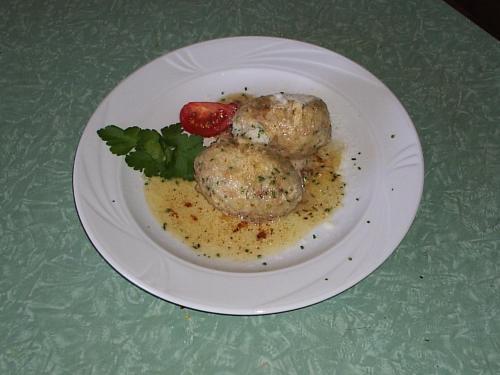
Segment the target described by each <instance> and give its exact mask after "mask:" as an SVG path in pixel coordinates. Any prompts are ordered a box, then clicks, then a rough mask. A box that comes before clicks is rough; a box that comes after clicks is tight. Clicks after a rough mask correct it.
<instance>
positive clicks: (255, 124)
mask: <svg viewBox="0 0 500 375" xmlns="http://www.w3.org/2000/svg"><path fill="white" fill-rule="evenodd" d="M232 133H233V136H234V137H236V139H237V140H238V141H239V142H252V143H261V144H265V145H268V146H269V147H271V148H273V149H274V150H275V151H276V152H277V153H279V154H280V155H282V156H285V157H287V158H291V159H301V158H306V157H309V156H311V155H313V154H314V153H315V152H316V151H317V150H318V149H319V148H320V147H322V146H324V145H326V144H327V143H328V142H329V141H330V139H331V123H330V115H329V113H328V109H327V106H326V104H325V103H324V102H323V101H322V100H321V99H319V98H317V97H315V96H312V95H302V94H286V93H278V94H273V95H266V96H261V97H258V98H255V99H252V100H249V101H248V102H246V103H245V104H243V105H242V106H241V107H240V108H239V109H238V111H237V112H236V114H235V116H234V118H233V127H232Z"/></svg>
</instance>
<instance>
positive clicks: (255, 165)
mask: <svg viewBox="0 0 500 375" xmlns="http://www.w3.org/2000/svg"><path fill="white" fill-rule="evenodd" d="M194 168H195V179H196V182H197V183H198V189H199V191H200V192H201V193H202V194H203V196H204V197H205V198H206V199H207V200H208V202H209V203H210V204H212V205H213V206H214V207H215V208H217V209H219V210H221V211H223V212H225V213H227V214H229V215H233V216H239V217H241V218H242V219H245V220H249V221H263V220H268V219H272V218H274V217H278V216H283V215H286V214H288V213H289V212H291V211H292V210H293V209H294V208H295V207H296V206H297V204H298V203H299V202H300V201H301V199H302V194H303V186H302V179H301V177H300V175H299V174H298V173H297V171H296V170H295V169H294V168H293V166H292V164H291V162H290V161H289V160H287V159H286V158H283V157H282V156H280V155H278V154H276V153H273V152H272V151H271V150H270V149H269V148H267V147H265V146H262V145H258V144H252V143H249V144H239V143H235V142H230V141H226V140H222V141H218V142H216V143H214V144H212V145H211V146H210V147H207V148H206V149H205V150H203V152H202V153H201V154H200V155H198V157H197V158H196V159H195V162H194Z"/></svg>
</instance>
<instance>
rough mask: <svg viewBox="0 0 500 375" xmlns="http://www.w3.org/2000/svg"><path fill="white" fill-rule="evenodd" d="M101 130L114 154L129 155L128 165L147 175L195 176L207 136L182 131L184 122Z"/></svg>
mask: <svg viewBox="0 0 500 375" xmlns="http://www.w3.org/2000/svg"><path fill="white" fill-rule="evenodd" d="M97 134H98V135H99V137H101V139H103V140H104V141H105V142H106V144H107V145H108V146H109V147H110V150H111V152H112V153H113V154H116V155H125V161H126V163H127V165H128V166H129V167H131V168H133V169H135V170H137V171H141V172H143V173H144V174H145V175H146V176H147V177H152V176H161V177H163V178H167V179H168V178H175V177H178V178H183V179H185V180H193V179H194V166H193V164H194V159H195V158H196V156H198V154H199V153H200V152H201V151H202V150H203V138H202V137H198V136H193V135H191V136H190V135H187V134H185V133H183V132H182V128H181V126H180V124H174V125H171V126H166V127H164V128H163V129H162V130H161V134H160V133H159V132H158V131H156V130H151V129H140V128H138V127H136V126H134V127H130V128H127V129H125V130H122V129H120V128H119V127H117V126H115V125H109V126H106V127H105V128H103V129H100V130H98V131H97Z"/></svg>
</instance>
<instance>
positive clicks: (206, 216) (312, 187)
mask: <svg viewBox="0 0 500 375" xmlns="http://www.w3.org/2000/svg"><path fill="white" fill-rule="evenodd" d="M341 160H342V146H341V145H339V144H335V143H333V142H332V143H330V144H329V145H327V146H325V147H323V148H322V149H320V150H319V152H318V154H317V155H316V156H315V157H313V159H312V161H311V162H310V163H309V164H308V166H307V167H308V169H310V172H309V173H308V177H307V178H306V179H305V183H304V187H305V192H304V196H303V199H302V201H301V202H300V203H299V204H298V206H297V207H296V209H295V210H294V211H293V212H292V213H290V214H289V215H287V216H284V217H280V218H276V219H274V220H272V221H268V222H263V223H252V222H246V221H242V220H241V219H239V218H237V217H232V216H228V215H226V214H224V213H222V212H221V211H218V210H217V209H215V208H214V207H212V206H211V205H210V204H209V203H208V202H207V201H206V200H205V198H204V197H203V196H202V195H201V194H200V193H199V192H198V191H197V190H196V188H195V186H196V182H194V181H185V180H181V179H174V180H163V179H161V178H159V177H153V178H150V179H148V181H147V183H146V184H145V186H144V192H145V197H146V201H147V203H148V206H149V208H150V210H151V212H152V213H153V215H154V217H155V218H156V220H157V221H158V223H159V225H161V226H162V227H163V229H164V230H165V231H168V232H169V233H171V234H173V235H174V236H175V237H177V238H179V239H180V240H181V241H183V242H184V243H185V244H187V245H188V246H189V247H191V248H192V249H193V251H195V252H196V253H197V254H198V255H199V256H204V257H209V258H226V259H233V260H242V261H244V260H255V259H258V258H264V257H266V256H268V255H272V254H275V253H277V252H279V251H281V250H283V249H285V248H287V247H289V246H291V245H293V244H294V243H297V242H298V241H299V240H300V239H301V238H303V237H304V236H305V235H306V234H307V233H308V232H310V231H311V230H312V229H313V228H314V227H315V226H317V225H318V224H320V223H321V222H323V221H325V220H326V219H327V218H329V217H331V215H332V213H333V211H334V210H335V209H336V208H338V207H339V206H340V205H341V203H342V197H343V195H344V186H345V184H344V182H343V180H342V177H341V176H340V175H339V174H338V170H339V167H340V163H341ZM297 247H298V245H297ZM304 250H307V249H304Z"/></svg>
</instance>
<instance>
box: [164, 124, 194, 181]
mask: <svg viewBox="0 0 500 375" xmlns="http://www.w3.org/2000/svg"><path fill="white" fill-rule="evenodd" d="M161 133H162V135H163V138H164V139H165V142H166V143H167V145H168V146H170V147H172V149H173V157H172V162H171V163H170V168H168V169H167V170H165V171H164V173H163V174H162V175H161V176H162V177H164V178H173V177H181V178H184V179H186V180H193V179H194V167H193V164H194V159H195V158H196V156H198V154H199V153H200V152H201V151H202V150H203V138H202V137H199V136H196V135H190V136H188V135H187V134H185V133H182V128H181V125H180V124H174V125H171V126H166V127H164V128H163V129H162V130H161Z"/></svg>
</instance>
